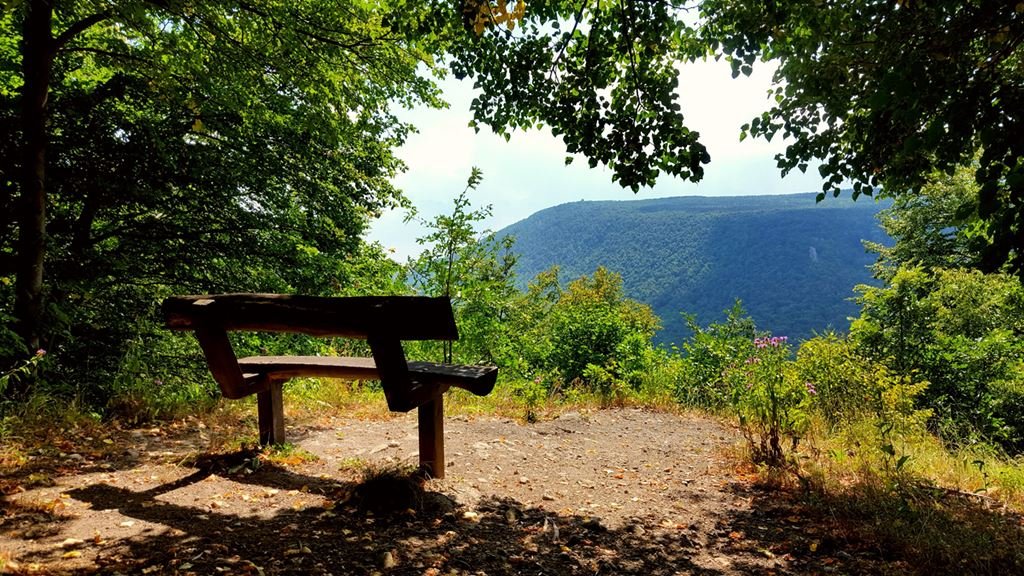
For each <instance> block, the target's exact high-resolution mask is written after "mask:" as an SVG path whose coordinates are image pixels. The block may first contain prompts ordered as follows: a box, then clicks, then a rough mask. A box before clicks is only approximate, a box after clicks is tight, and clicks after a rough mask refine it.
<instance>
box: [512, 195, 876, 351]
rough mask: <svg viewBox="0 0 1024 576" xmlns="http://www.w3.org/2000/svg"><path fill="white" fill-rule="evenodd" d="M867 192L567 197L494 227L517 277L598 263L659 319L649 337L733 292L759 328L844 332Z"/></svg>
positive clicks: (715, 307) (717, 307) (869, 217)
mask: <svg viewBox="0 0 1024 576" xmlns="http://www.w3.org/2000/svg"><path fill="white" fill-rule="evenodd" d="M881 208H883V205H882V204H879V203H876V202H875V201H873V200H872V199H870V198H861V199H860V200H859V201H856V202H853V201H851V200H850V199H849V197H848V195H847V196H844V197H842V198H839V199H829V200H826V201H824V202H821V203H815V201H814V194H795V195H785V196H743V197H717V198H711V197H680V198H664V199H655V200H639V201H607V202H574V203H570V204H563V205H560V206H555V207H553V208H549V209H547V210H542V211H540V212H537V213H536V214H534V215H532V216H530V217H529V218H527V219H525V220H522V221H520V222H517V223H515V224H513V225H511V226H509V227H507V228H505V229H504V230H501V231H500V232H499V233H498V236H499V237H501V236H502V235H505V234H509V235H512V236H514V237H515V239H516V242H515V251H516V252H517V253H518V254H519V255H520V259H519V262H518V264H517V266H518V269H517V273H518V276H519V282H520V283H522V284H523V285H525V284H526V283H527V282H528V281H529V280H530V279H531V278H533V277H534V276H535V275H536V274H537V273H538V272H540V271H542V270H545V269H547V268H549V267H550V266H552V265H554V264H557V265H559V266H561V269H562V272H561V274H560V278H561V279H562V281H568V280H570V279H572V278H575V277H577V276H579V275H581V274H590V273H592V272H593V271H594V269H595V268H597V267H598V266H605V267H607V268H609V269H611V270H614V271H616V272H619V273H621V274H622V276H623V280H624V287H625V290H626V293H627V294H628V295H629V296H630V297H632V298H635V299H637V300H640V301H642V302H645V303H648V304H650V305H651V306H652V307H653V308H654V310H655V312H656V313H657V314H658V315H659V316H660V317H661V319H662V322H663V324H664V328H663V330H662V331H661V332H660V333H659V336H658V339H659V340H660V341H662V342H678V341H680V340H681V339H682V338H683V337H684V336H685V334H686V333H687V330H686V327H685V322H684V321H683V319H682V317H681V315H680V314H681V313H682V312H688V313H692V314H695V315H696V316H697V320H698V322H700V323H701V324H706V323H708V322H711V321H715V320H718V319H721V318H722V316H723V315H722V311H723V310H725V309H727V308H729V307H731V306H732V304H733V302H734V301H735V299H736V298H739V299H741V300H742V301H743V305H744V307H745V308H746V310H747V311H748V312H749V313H750V315H751V316H752V317H753V318H754V320H755V321H756V322H757V325H758V327H759V328H761V329H764V330H770V331H771V332H772V333H774V334H777V335H788V336H790V337H791V338H805V337H808V336H810V335H811V334H812V332H814V331H821V330H824V329H826V328H829V327H832V328H835V329H837V330H842V331H845V330H846V328H847V327H848V326H849V322H848V320H847V318H848V317H849V316H855V315H856V314H857V307H856V305H855V304H854V303H853V302H851V301H850V298H851V297H852V296H853V291H852V288H853V286H854V285H856V284H862V283H869V282H870V281H871V280H872V278H871V274H870V271H869V269H868V266H869V265H870V264H871V263H872V262H874V260H875V256H874V255H873V254H869V253H867V252H866V251H865V250H864V247H863V245H862V244H861V241H862V240H870V241H873V242H885V240H886V237H885V233H884V232H883V231H882V230H881V228H880V227H879V226H878V223H877V221H876V220H875V214H876V213H877V212H878V211H879V210H880V209H881Z"/></svg>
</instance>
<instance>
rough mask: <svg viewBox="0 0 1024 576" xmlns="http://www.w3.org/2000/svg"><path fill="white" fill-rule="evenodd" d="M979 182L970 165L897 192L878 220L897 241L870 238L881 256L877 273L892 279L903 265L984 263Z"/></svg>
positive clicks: (967, 265)
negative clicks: (906, 192) (910, 192)
mask: <svg viewBox="0 0 1024 576" xmlns="http://www.w3.org/2000/svg"><path fill="white" fill-rule="evenodd" d="M977 205H978V185H977V183H975V182H974V176H973V174H972V173H971V172H970V170H969V169H967V168H958V169H957V170H956V171H955V172H954V173H953V174H952V175H946V174H942V173H935V174H933V175H932V176H931V177H930V178H929V180H928V182H927V183H926V184H925V185H924V186H923V187H922V188H921V191H920V193H918V194H916V195H902V196H898V197H897V198H896V199H895V200H894V201H893V203H892V205H890V206H889V207H887V208H886V209H885V210H882V211H881V212H879V213H878V220H879V222H880V223H881V225H882V228H883V229H884V230H885V232H886V234H888V236H889V237H890V238H892V240H893V241H894V242H893V243H892V245H891V246H885V245H883V244H879V243H876V242H866V245H867V248H868V250H869V251H872V252H876V253H877V254H878V256H879V262H878V264H877V265H876V267H875V276H876V277H879V278H882V279H888V278H889V276H890V275H891V274H892V272H893V269H894V268H898V267H899V266H900V265H905V266H920V267H923V268H926V269H927V268H932V267H938V268H972V269H974V268H980V266H981V261H980V257H981V246H980V245H979V242H981V241H982V240H983V238H981V237H980V232H979V230H978V227H979V221H978V213H977Z"/></svg>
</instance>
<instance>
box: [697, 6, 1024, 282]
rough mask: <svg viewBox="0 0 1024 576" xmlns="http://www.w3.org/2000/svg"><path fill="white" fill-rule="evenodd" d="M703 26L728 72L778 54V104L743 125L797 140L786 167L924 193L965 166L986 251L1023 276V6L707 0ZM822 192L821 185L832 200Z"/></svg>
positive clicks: (991, 263)
mask: <svg viewBox="0 0 1024 576" xmlns="http://www.w3.org/2000/svg"><path fill="white" fill-rule="evenodd" d="M700 11H701V14H702V15H703V17H704V18H705V19H706V21H705V23H704V24H703V26H702V28H701V37H702V39H703V41H704V42H706V43H707V44H708V45H709V47H710V48H712V49H713V50H715V51H716V53H718V54H723V55H725V56H727V57H728V58H729V59H730V60H731V62H732V64H733V68H734V74H739V73H744V74H749V73H750V72H751V70H752V66H753V65H754V63H755V61H756V60H759V59H760V60H765V61H767V60H777V61H778V62H779V68H778V70H777V72H776V74H775V80H776V88H775V90H774V96H775V105H774V106H773V107H772V108H771V109H770V110H768V111H766V112H765V113H763V114H762V115H761V116H759V117H758V118H755V119H754V120H753V121H751V122H750V123H749V124H748V125H747V126H745V127H744V135H745V134H748V133H749V134H752V135H754V136H761V137H765V138H768V139H771V138H772V137H773V136H776V135H779V134H781V135H783V136H785V137H788V138H792V139H793V140H794V142H793V144H791V145H789V146H788V148H787V149H786V152H785V153H784V154H780V155H779V156H778V157H777V160H778V165H779V167H780V168H781V169H782V171H783V173H786V172H788V171H790V170H792V169H794V168H797V169H800V170H806V169H807V167H808V164H809V163H810V162H811V161H812V160H814V159H820V160H822V164H821V168H820V172H821V175H822V177H823V178H824V179H825V184H824V187H823V190H824V192H830V191H831V192H832V193H834V194H836V195H838V193H839V188H840V186H843V185H845V184H844V183H845V182H847V181H848V182H852V185H853V187H854V197H856V196H857V195H858V194H871V193H872V192H873V191H874V190H875V188H876V187H878V186H883V187H884V188H885V191H886V193H887V194H890V195H893V196H901V195H914V194H917V193H919V192H920V190H921V188H922V187H923V186H924V185H925V184H926V183H927V181H928V178H929V177H930V176H931V175H932V174H933V172H934V171H936V170H938V171H942V172H947V173H952V172H953V170H954V169H955V168H956V167H957V166H961V165H969V164H971V163H972V162H973V161H974V159H975V157H976V156H977V157H978V162H977V164H976V165H975V166H974V176H975V178H976V179H977V181H978V183H979V184H981V191H980V195H979V198H978V204H977V213H978V216H980V218H981V219H982V221H983V222H984V223H985V224H986V229H987V230H986V231H987V234H988V238H987V242H986V247H985V252H984V262H985V263H986V265H987V266H988V267H989V268H996V267H998V266H999V265H1001V264H1003V263H1004V262H1007V261H1009V262H1010V264H1011V266H1012V267H1013V268H1014V269H1015V270H1016V271H1017V272H1018V273H1021V274H1024V253H1022V251H1021V250H1020V248H1019V247H1020V246H1021V245H1022V244H1024V242H1022V241H1024V236H1022V235H1024V139H1022V138H1021V134H1024V116H1022V115H1021V114H1020V110H1022V109H1024V65H1022V64H1024V3H1020V2H1006V1H1004V0H971V1H966V2H965V1H962V0H930V1H927V2H924V1H915V0H906V1H902V0H901V1H888V0H886V1H877V0H857V1H852V2H820V1H816V0H779V1H776V2H743V1H740V0H705V1H704V2H702V3H701V7H700ZM824 192H823V193H822V194H821V195H820V196H819V197H820V198H823V197H824Z"/></svg>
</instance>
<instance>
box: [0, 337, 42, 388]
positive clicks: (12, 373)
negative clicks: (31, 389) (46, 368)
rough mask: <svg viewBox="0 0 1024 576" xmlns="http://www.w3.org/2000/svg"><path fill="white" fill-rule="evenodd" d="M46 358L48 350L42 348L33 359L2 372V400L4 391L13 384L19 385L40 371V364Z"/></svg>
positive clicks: (0, 380)
mask: <svg viewBox="0 0 1024 576" xmlns="http://www.w3.org/2000/svg"><path fill="white" fill-rule="evenodd" d="M44 356H46V350H43V349H42V348H40V349H39V350H36V353H35V354H33V355H32V357H30V358H28V359H27V360H22V361H20V362H18V363H17V364H15V365H14V366H12V367H11V368H9V369H8V370H6V371H4V372H0V398H2V397H3V395H4V391H5V390H7V387H8V386H10V385H11V384H12V383H17V382H19V381H21V380H23V379H25V378H31V377H32V375H33V374H34V373H35V372H36V371H37V370H38V369H39V363H40V362H42V360H43V357H44Z"/></svg>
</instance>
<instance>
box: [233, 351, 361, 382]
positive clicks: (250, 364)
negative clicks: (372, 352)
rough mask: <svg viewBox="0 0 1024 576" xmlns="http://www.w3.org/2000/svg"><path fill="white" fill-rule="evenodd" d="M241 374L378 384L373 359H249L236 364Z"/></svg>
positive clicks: (340, 357)
mask: <svg viewBox="0 0 1024 576" xmlns="http://www.w3.org/2000/svg"><path fill="white" fill-rule="evenodd" d="M238 365H239V367H241V369H242V371H243V372H252V373H259V374H267V375H268V376H270V377H271V378H273V379H274V380H287V379H290V378H296V377H299V376H312V377H316V378H340V379H343V380H377V379H378V375H377V364H376V363H375V362H374V361H373V358H359V357H351V356H250V357H248V358H242V359H240V360H239V361H238Z"/></svg>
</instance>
